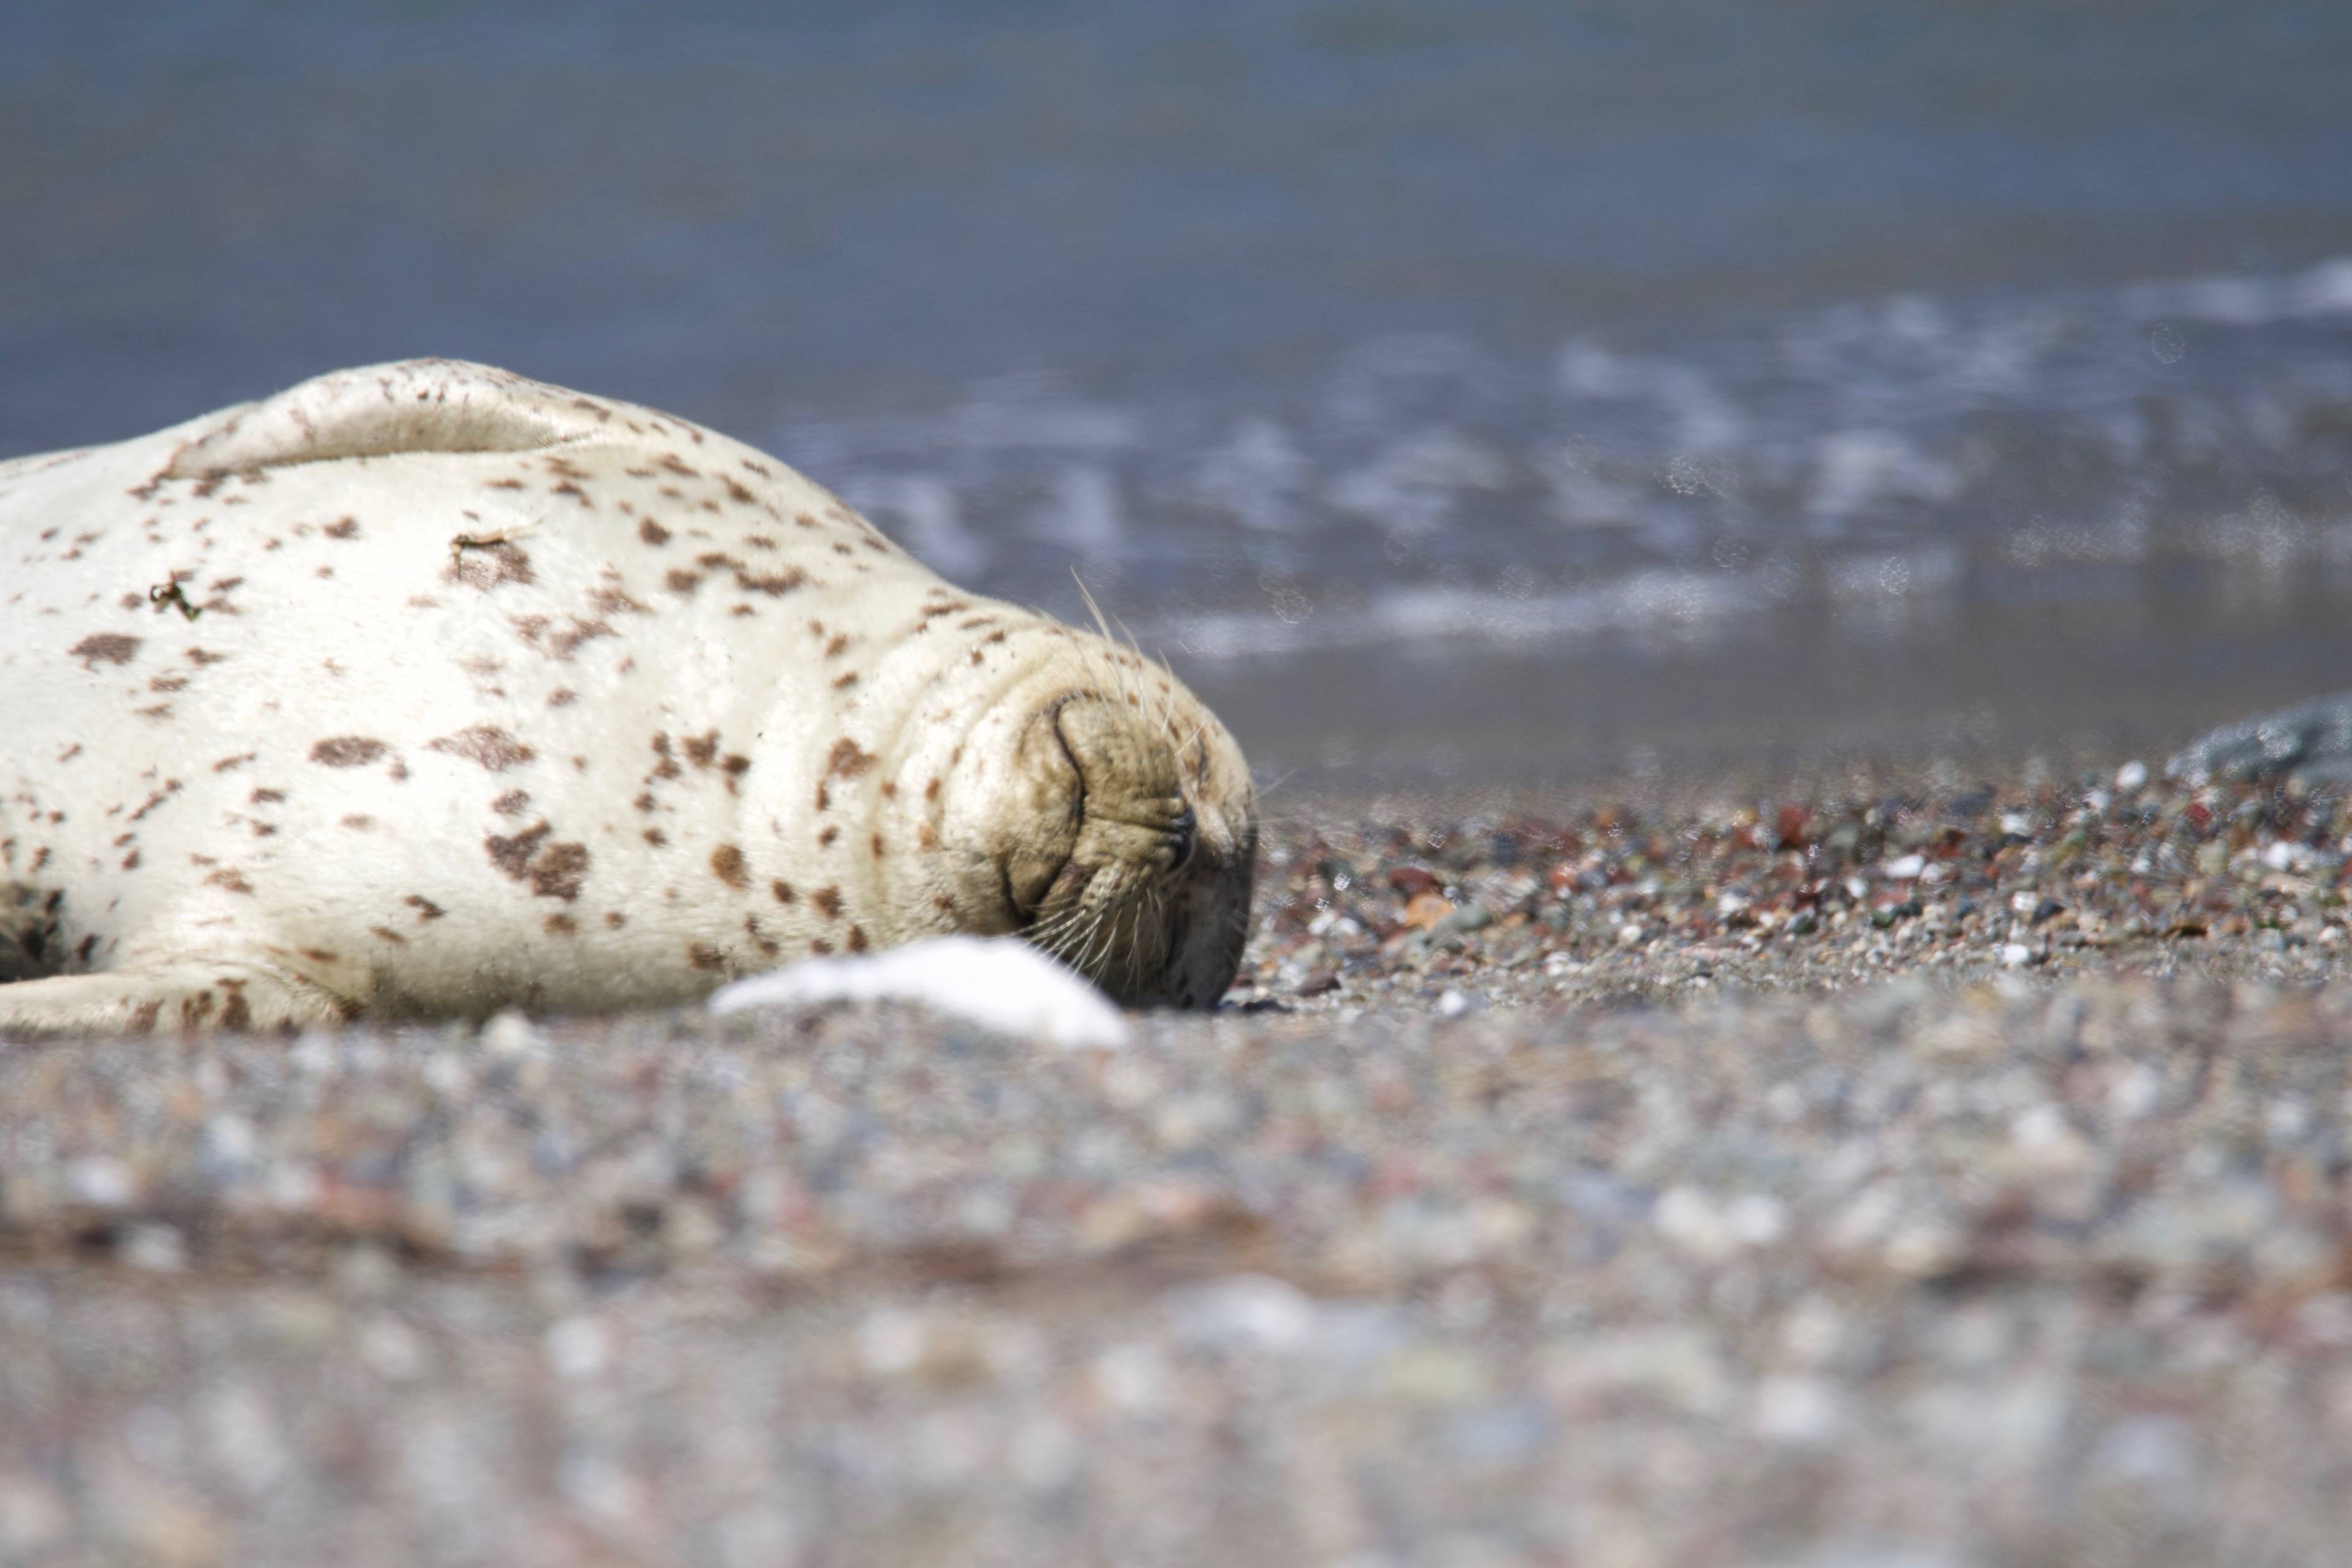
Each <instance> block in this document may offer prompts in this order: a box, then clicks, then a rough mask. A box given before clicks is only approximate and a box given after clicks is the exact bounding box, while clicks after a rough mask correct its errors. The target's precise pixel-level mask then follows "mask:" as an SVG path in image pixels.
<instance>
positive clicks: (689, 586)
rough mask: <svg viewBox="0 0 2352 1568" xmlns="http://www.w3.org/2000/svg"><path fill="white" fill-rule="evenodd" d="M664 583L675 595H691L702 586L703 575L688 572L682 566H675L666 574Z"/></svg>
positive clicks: (663, 579) (663, 578)
mask: <svg viewBox="0 0 2352 1568" xmlns="http://www.w3.org/2000/svg"><path fill="white" fill-rule="evenodd" d="M662 583H663V584H664V585H665V586H667V588H668V589H669V591H670V592H671V593H673V594H691V593H693V592H694V591H695V590H696V589H697V588H699V587H700V586H702V574H701V573H699V572H688V570H686V569H685V568H684V567H682V566H673V567H671V568H670V569H669V571H668V572H667V573H666V574H664V575H663V577H662Z"/></svg>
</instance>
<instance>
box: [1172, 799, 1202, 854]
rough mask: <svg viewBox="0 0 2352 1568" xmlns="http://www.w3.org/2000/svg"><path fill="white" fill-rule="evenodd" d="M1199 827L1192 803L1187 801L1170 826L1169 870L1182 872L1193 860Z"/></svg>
mask: <svg viewBox="0 0 2352 1568" xmlns="http://www.w3.org/2000/svg"><path fill="white" fill-rule="evenodd" d="M1199 826H1200V824H1199V822H1198V820H1197V819H1195V818H1194V816H1192V803H1191V802H1189V801H1187V802H1186V803H1185V805H1184V809H1183V811H1182V812H1181V814H1180V815H1179V816H1177V818H1176V820H1175V821H1173V822H1171V823H1170V824H1169V825H1168V858H1169V869H1171V870H1173V871H1181V870H1182V869H1183V868H1184V866H1185V863H1186V862H1187V861H1189V860H1191V859H1192V847H1193V845H1194V844H1195V843H1196V842H1197V841H1198V839H1199V837H1200V834H1199V831H1198V829H1199Z"/></svg>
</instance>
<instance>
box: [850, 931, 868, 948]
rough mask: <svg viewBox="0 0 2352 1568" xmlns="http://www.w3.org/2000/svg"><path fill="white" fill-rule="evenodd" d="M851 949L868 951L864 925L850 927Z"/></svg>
mask: <svg viewBox="0 0 2352 1568" xmlns="http://www.w3.org/2000/svg"><path fill="white" fill-rule="evenodd" d="M849 951H850V952H865V951H866V930H865V928H864V927H863V926H851V927H850V928H849Z"/></svg>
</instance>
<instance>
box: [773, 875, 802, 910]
mask: <svg viewBox="0 0 2352 1568" xmlns="http://www.w3.org/2000/svg"><path fill="white" fill-rule="evenodd" d="M768 891H769V892H770V893H772V895H774V897H775V900H776V902H778V903H780V904H789V903H792V902H793V900H796V899H798V898H799V897H800V895H799V894H798V893H795V892H793V885H792V884H791V883H790V882H787V881H785V880H783V879H782V878H778V879H776V880H775V881H772V882H771V883H769V884H768Z"/></svg>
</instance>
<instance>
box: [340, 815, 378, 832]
mask: <svg viewBox="0 0 2352 1568" xmlns="http://www.w3.org/2000/svg"><path fill="white" fill-rule="evenodd" d="M342 826H345V827H348V828H350V829H351V830H352V832H354V833H365V832H366V831H367V830H368V829H369V828H371V827H373V826H375V818H374V817H373V816H346V817H345V818H343V820H342Z"/></svg>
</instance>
